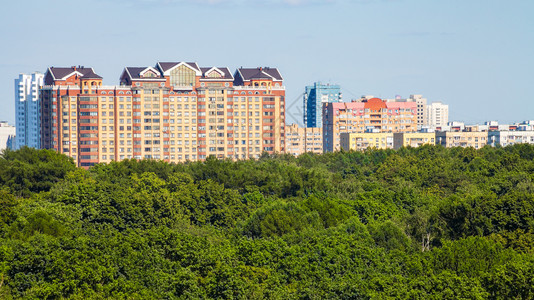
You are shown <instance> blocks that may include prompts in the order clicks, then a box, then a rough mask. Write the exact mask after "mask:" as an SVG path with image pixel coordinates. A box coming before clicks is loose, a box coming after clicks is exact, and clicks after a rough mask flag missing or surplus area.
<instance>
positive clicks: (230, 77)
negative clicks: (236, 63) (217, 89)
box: [200, 67, 234, 81]
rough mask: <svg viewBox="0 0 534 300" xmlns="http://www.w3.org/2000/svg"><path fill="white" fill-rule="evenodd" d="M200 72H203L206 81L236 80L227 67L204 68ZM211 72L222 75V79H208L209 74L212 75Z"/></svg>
mask: <svg viewBox="0 0 534 300" xmlns="http://www.w3.org/2000/svg"><path fill="white" fill-rule="evenodd" d="M200 70H201V71H202V79H206V80H232V81H233V80H234V76H233V75H232V73H231V72H230V69H228V68H227V67H211V68H209V67H206V68H204V67H202V68H200ZM211 72H217V73H219V74H221V77H220V78H210V77H208V74H209V73H211Z"/></svg>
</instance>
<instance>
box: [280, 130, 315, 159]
mask: <svg viewBox="0 0 534 300" xmlns="http://www.w3.org/2000/svg"><path fill="white" fill-rule="evenodd" d="M285 132H286V144H285V145H286V153H290V154H292V155H295V156H299V155H300V154H303V153H306V152H312V153H317V154H321V153H323V130H322V128H321V127H299V126H298V125H297V124H291V125H288V126H286V130H285Z"/></svg>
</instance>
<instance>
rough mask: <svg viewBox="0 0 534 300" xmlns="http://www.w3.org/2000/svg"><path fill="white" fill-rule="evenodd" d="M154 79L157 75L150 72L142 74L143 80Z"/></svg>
mask: <svg viewBox="0 0 534 300" xmlns="http://www.w3.org/2000/svg"><path fill="white" fill-rule="evenodd" d="M155 77H157V75H156V74H154V72H151V71H148V72H146V73H145V74H143V78H155Z"/></svg>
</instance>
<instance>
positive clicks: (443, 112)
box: [426, 102, 449, 128]
mask: <svg viewBox="0 0 534 300" xmlns="http://www.w3.org/2000/svg"><path fill="white" fill-rule="evenodd" d="M426 110H427V116H428V124H426V125H428V126H430V127H431V128H439V127H445V126H447V123H448V122H449V105H447V104H443V103H441V102H432V103H431V104H429V105H427V109H426Z"/></svg>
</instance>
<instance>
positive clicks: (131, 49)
mask: <svg viewBox="0 0 534 300" xmlns="http://www.w3.org/2000/svg"><path fill="white" fill-rule="evenodd" d="M533 16H534V1H532V0H507V1H504V0H498V1H497V0H446V1H443V0H261V1H260V0H93V1H90V0H83V1H78V0H47V1H42V0H38V1H33V0H32V1H25V0H17V1H6V2H5V3H3V5H2V10H1V11H0V41H1V44H0V71H1V72H0V120H5V121H8V122H9V123H10V124H13V125H14V124H15V104H14V101H15V100H14V97H15V96H14V80H15V78H17V77H18V74H20V73H32V72H35V71H39V72H42V73H44V72H46V69H47V68H48V67H51V66H55V67H69V66H74V65H82V66H86V67H93V68H94V70H95V72H96V73H97V74H99V75H101V76H102V77H104V85H117V84H118V83H119V76H120V74H121V72H122V71H123V69H124V67H144V66H154V65H155V64H156V63H157V62H158V61H172V62H179V61H194V62H197V63H198V65H199V66H201V67H208V66H220V67H229V68H230V70H232V71H235V70H236V69H237V68H239V67H260V66H263V67H265V66H268V67H276V68H278V69H279V70H280V72H281V74H282V76H283V77H284V85H285V86H286V100H287V101H286V103H287V104H286V106H287V108H288V109H287V111H288V114H287V123H293V122H297V123H301V124H302V94H303V92H304V88H305V86H306V85H311V84H313V82H316V81H321V82H323V83H331V84H339V85H341V89H342V92H343V98H344V100H345V101H350V100H351V99H357V98H360V96H362V95H374V96H376V97H380V98H394V97H395V96H396V95H400V96H402V97H403V98H407V97H409V95H411V94H422V95H423V96H424V97H425V98H427V99H428V102H429V103H430V102H433V101H442V102H443V103H446V104H449V120H450V121H463V122H466V123H468V124H474V123H483V122H484V121H489V120H497V121H499V122H500V123H511V122H521V121H524V120H533V119H534V97H533V94H532V91H531V88H533V87H534V17H533Z"/></svg>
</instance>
